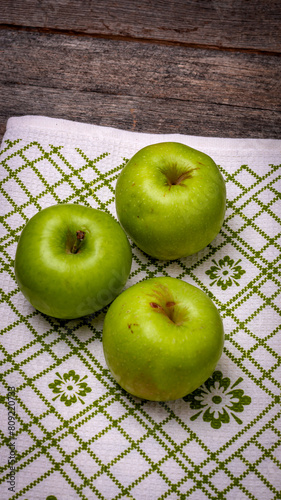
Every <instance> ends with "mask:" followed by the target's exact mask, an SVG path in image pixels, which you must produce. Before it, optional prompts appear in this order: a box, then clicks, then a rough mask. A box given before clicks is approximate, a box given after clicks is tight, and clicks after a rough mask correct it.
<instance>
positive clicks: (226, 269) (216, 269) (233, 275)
mask: <svg viewBox="0 0 281 500" xmlns="http://www.w3.org/2000/svg"><path fill="white" fill-rule="evenodd" d="M212 262H213V263H214V264H215V265H214V266H212V267H211V268H210V269H208V271H206V274H207V275H208V276H209V277H210V279H211V280H213V281H212V283H211V286H212V285H214V284H215V283H216V284H217V286H220V287H221V289H222V290H226V289H227V288H228V287H229V286H232V284H233V283H235V285H237V286H240V283H238V281H237V280H239V279H240V278H241V276H242V275H243V274H245V272H246V271H244V269H242V267H241V266H240V265H239V263H240V262H241V259H239V260H237V262H234V260H233V259H231V258H230V257H229V255H226V256H225V257H224V258H223V259H220V260H219V261H218V262H216V261H215V259H212Z"/></svg>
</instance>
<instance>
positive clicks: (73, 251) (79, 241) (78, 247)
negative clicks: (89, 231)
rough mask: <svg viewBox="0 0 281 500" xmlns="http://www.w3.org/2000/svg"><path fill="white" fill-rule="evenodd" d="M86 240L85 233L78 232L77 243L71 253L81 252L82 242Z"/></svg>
mask: <svg viewBox="0 0 281 500" xmlns="http://www.w3.org/2000/svg"><path fill="white" fill-rule="evenodd" d="M84 238H85V233H84V231H76V241H75V243H74V245H73V247H72V249H71V253H78V252H79V251H80V248H81V245H82V241H83V240H84Z"/></svg>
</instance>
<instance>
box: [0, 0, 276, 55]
mask: <svg viewBox="0 0 281 500" xmlns="http://www.w3.org/2000/svg"><path fill="white" fill-rule="evenodd" d="M280 22H281V8H280V1H279V0H267V1H264V0H255V1H253V0H247V1H245V0H197V1H194V0H177V1H174V0H169V1H168V0H158V1H156V2H155V1H154V2H153V1H151V0H142V1H140V2H134V1H132V0H119V1H114V0H98V1H96V0H95V1H94V0H75V1H73V0H44V1H41V2H39V1H38V0H1V10H0V23H2V24H6V25H9V26H21V27H23V26H24V27H36V28H42V29H53V30H64V31H73V32H76V33H84V34H88V35H99V36H105V37H107V38H110V37H116V36H118V37H129V38H133V39H143V40H155V41H156V40H157V41H161V42H163V41H164V42H173V43H181V44H194V45H203V46H208V47H220V48H231V49H233V48H234V49H238V48H239V49H246V50H259V51H271V52H279V53H280V51H281V30H280Z"/></svg>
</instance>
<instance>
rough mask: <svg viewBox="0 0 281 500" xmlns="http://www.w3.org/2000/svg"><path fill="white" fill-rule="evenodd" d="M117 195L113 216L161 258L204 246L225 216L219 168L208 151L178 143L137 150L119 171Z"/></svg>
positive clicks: (224, 199) (170, 258)
mask: <svg viewBox="0 0 281 500" xmlns="http://www.w3.org/2000/svg"><path fill="white" fill-rule="evenodd" d="M115 194H116V212H117V217H118V219H119V221H120V223H121V225H122V227H123V228H124V230H125V231H126V233H127V234H128V236H129V237H130V238H131V239H132V241H133V242H134V243H135V244H136V245H137V246H138V247H139V248H140V249H141V250H143V251H144V252H145V253H147V254H148V255H150V256H152V257H154V258H157V259H160V260H174V259H178V258H181V257H186V256H188V255H192V254H194V253H197V252H199V251H200V250H202V249H203V248H205V247H206V246H207V245H208V244H209V243H211V242H212V241H213V239H214V238H215V237H216V236H217V234H218V233H219V231H220V229H221V226H222V224H223V220H224V216H225V206H226V188H225V182H224V179H223V177H222V174H221V172H220V170H219V168H218V167H217V165H216V164H215V162H214V161H213V160H212V158H210V157H209V156H208V155H206V154H204V153H202V152H200V151H197V150H196V149H193V148H190V147H189V146H186V145H184V144H181V143H177V142H163V143H158V144H152V145H150V146H147V147H145V148H143V149H141V150H140V151H138V152H137V153H136V154H135V155H134V156H133V157H132V158H131V160H130V161H129V162H128V163H127V164H126V165H125V167H124V168H123V170H122V171H121V173H120V174H119V177H118V179H117V183H116V191H115Z"/></svg>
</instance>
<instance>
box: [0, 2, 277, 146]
mask: <svg viewBox="0 0 281 500" xmlns="http://www.w3.org/2000/svg"><path fill="white" fill-rule="evenodd" d="M0 3H1V8H0V23H1V31H0V37H1V41H0V47H1V65H0V75H1V76H0V95H1V106H0V134H1V136H2V135H3V133H4V131H5V126H6V122H7V119H8V118H9V117H10V116H20V115H25V114H41V115H46V116H50V117H57V118H65V119H70V120H77V121H80V122H88V123H93V124H99V125H105V126H113V127H120V128H123V129H126V130H135V131H143V132H156V133H158V132H159V133H160V132H161V133H174V132H179V133H184V134H191V135H203V136H221V137H258V138H269V137H270V138H279V139H280V138H281V118H280V110H281V89H280V79H281V78H280V77H281V60H280V53H281V30H280V25H281V9H280V1H279V0H264V1H263V0H255V1H251V0H248V1H245V0H236V1H234V0H223V1H220V0H211V1H209V0H198V1H196V0H178V1H169V0H162V1H154V2H153V1H150V0H141V1H139V2H135V1H134V0H117V1H114V0H111V1H107V0H105V1H101V0H98V1H91V0H72V1H67V0H43V1H40V2H39V1H38V0H1V2H0Z"/></svg>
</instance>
